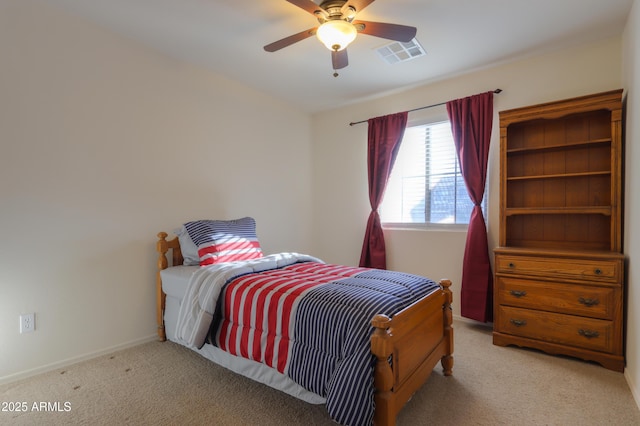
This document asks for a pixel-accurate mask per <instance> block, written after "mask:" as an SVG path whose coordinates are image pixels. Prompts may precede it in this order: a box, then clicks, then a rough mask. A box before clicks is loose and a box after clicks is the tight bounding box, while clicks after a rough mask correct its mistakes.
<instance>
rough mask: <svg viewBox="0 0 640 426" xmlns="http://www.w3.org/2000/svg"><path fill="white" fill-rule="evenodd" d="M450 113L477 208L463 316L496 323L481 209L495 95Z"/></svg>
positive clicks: (458, 104) (454, 104) (452, 106)
mask: <svg viewBox="0 0 640 426" xmlns="http://www.w3.org/2000/svg"><path fill="white" fill-rule="evenodd" d="M447 113H448V114H449V120H450V121H451V130H452V133H453V139H454V141H455V144H456V149H457V151H458V161H459V162H460V169H461V171H462V176H463V178H464V181H465V184H466V186H467V191H468V192H469V197H471V200H472V201H473V204H474V207H473V211H472V212H471V218H470V220H469V228H468V232H467V242H466V246H465V251H464V260H463V266H462V285H461V293H460V294H461V306H460V309H461V314H462V316H464V317H467V318H471V319H474V320H477V321H482V322H487V321H493V274H492V272H491V264H490V262H489V247H488V241H487V228H486V225H485V221H484V217H483V215H482V208H481V207H480V204H481V203H482V197H483V196H484V187H485V181H486V177H487V163H488V159H489V143H490V141H491V126H492V124H493V92H487V93H481V94H479V95H475V96H470V97H467V98H463V99H457V100H454V101H450V102H447Z"/></svg>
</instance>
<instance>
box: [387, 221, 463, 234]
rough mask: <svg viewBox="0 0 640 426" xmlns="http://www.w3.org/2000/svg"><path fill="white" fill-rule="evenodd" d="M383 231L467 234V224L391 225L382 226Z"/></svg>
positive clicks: (388, 223)
mask: <svg viewBox="0 0 640 426" xmlns="http://www.w3.org/2000/svg"><path fill="white" fill-rule="evenodd" d="M382 229H384V230H391V231H436V232H444V231H447V232H467V229H469V225H468V224H466V223H390V222H385V223H383V224H382Z"/></svg>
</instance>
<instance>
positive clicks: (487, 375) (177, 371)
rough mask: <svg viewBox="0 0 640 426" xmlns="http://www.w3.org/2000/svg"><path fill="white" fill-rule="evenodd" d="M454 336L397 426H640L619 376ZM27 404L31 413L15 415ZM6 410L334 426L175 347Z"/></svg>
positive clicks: (28, 387)
mask: <svg viewBox="0 0 640 426" xmlns="http://www.w3.org/2000/svg"><path fill="white" fill-rule="evenodd" d="M455 333H456V334H455V344H456V346H455V353H454V357H455V365H454V369H453V371H454V375H453V376H452V377H444V376H443V375H442V374H441V371H440V367H439V366H438V368H437V369H436V370H435V372H434V373H433V374H432V375H431V378H430V379H429V381H428V382H427V383H426V384H425V385H424V386H423V387H422V389H421V390H420V391H419V392H418V393H416V395H415V396H414V397H413V399H412V400H411V401H410V402H409V404H408V405H407V406H406V407H405V408H404V410H403V412H402V413H401V414H400V416H399V417H398V424H399V425H456V426H461V425H563V426H567V425H580V426H585V425H598V426H599V425H618V426H624V425H640V410H638V406H637V405H636V404H635V401H634V400H633V397H632V395H631V392H630V391H629V387H628V385H627V383H626V381H625V379H624V377H623V375H622V374H620V373H615V372H612V371H609V370H606V369H604V368H602V367H600V366H597V365H595V364H590V363H585V362H582V361H578V360H574V359H569V358H564V357H555V356H550V355H545V354H542V353H540V352H537V351H532V350H526V349H517V348H501V347H497V346H493V345H492V344H491V330H490V329H489V328H487V327H484V326H481V325H476V324H470V323H467V322H461V321H456V322H455ZM22 402H24V403H26V408H27V411H26V412H16V411H15V409H16V408H17V407H21V406H22ZM0 403H2V407H0V408H2V411H1V412H0V424H3V425H4V424H7V425H199V424H207V425H278V426H283V425H330V424H333V422H332V421H331V420H330V419H329V417H328V416H327V414H326V412H325V410H324V406H322V405H320V406H314V405H309V404H306V403H304V402H301V401H298V400H296V399H294V398H292V397H289V396H287V395H285V394H283V393H281V392H278V391H275V390H272V389H270V388H268V387H266V386H264V385H261V384H258V383H255V382H253V381H251V380H248V379H245V378H243V377H241V376H238V375H236V374H234V373H231V372H229V371H226V370H224V369H222V368H220V367H218V366H215V365H213V364H211V363H210V362H209V361H207V360H205V359H204V358H202V357H200V356H199V355H197V354H196V353H194V352H192V351H190V350H188V349H186V348H183V347H181V346H179V345H176V344H174V343H170V342H165V343H159V342H151V343H147V344H144V345H140V346H138V347H135V348H132V349H127V350H123V351H120V352H116V353H114V354H112V355H106V356H103V357H99V358H96V359H94V360H90V361H86V362H82V363H79V364H76V365H73V366H70V367H68V368H65V369H61V370H57V371H53V372H49V373H45V374H41V375H39V376H36V377H33V378H29V379H26V380H22V381H19V382H15V383H10V384H6V385H1V386H0ZM16 403H19V404H18V405H16ZM34 403H35V407H34ZM41 403H44V404H41ZM36 409H43V410H46V411H36ZM5 410H9V411H5ZM11 410H14V411H11Z"/></svg>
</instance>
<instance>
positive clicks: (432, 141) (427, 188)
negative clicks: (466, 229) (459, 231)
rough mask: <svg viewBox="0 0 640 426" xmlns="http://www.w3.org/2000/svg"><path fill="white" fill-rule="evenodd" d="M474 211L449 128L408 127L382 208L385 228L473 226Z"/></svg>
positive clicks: (442, 124) (443, 125)
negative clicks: (446, 225) (393, 225)
mask: <svg viewBox="0 0 640 426" xmlns="http://www.w3.org/2000/svg"><path fill="white" fill-rule="evenodd" d="M483 204H484V203H483ZM472 209H473V203H472V202H471V199H470V198H469V195H468V193H467V189H466V187H465V184H464V180H463V178H462V174H461V173H460V167H459V163H458V158H457V154H456V148H455V145H454V142H453V136H452V134H451V125H450V123H449V122H448V121H445V122H440V123H430V124H426V125H419V126H412V127H408V128H407V129H406V130H405V134H404V137H403V139H402V142H401V145H400V150H399V152H398V156H397V158H396V162H395V165H394V167H393V170H392V171H391V177H390V178H389V181H388V183H387V189H386V192H385V195H384V199H383V201H382V205H381V207H380V217H381V220H382V222H383V223H388V224H393V223H398V224H468V223H469V218H470V216H471V210H472ZM483 210H484V206H483Z"/></svg>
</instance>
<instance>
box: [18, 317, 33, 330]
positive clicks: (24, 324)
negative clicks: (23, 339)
mask: <svg viewBox="0 0 640 426" xmlns="http://www.w3.org/2000/svg"><path fill="white" fill-rule="evenodd" d="M35 329H36V314H22V315H20V333H31V332H32V331H34V330H35Z"/></svg>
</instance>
